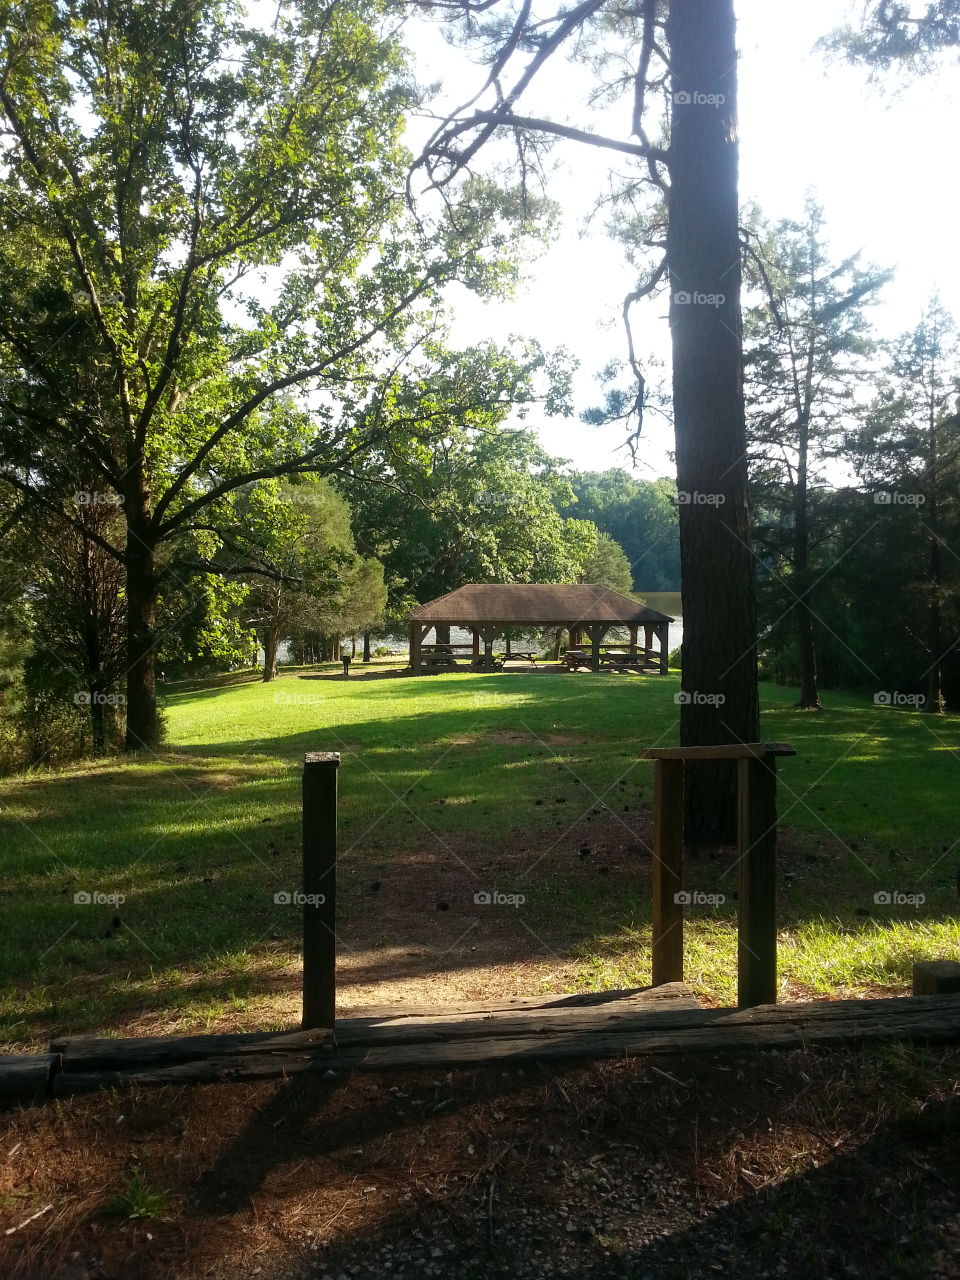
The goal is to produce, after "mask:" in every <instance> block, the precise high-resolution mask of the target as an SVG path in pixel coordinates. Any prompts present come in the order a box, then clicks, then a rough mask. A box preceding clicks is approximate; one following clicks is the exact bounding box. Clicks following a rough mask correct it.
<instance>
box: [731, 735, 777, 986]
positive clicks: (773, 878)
mask: <svg viewBox="0 0 960 1280" xmlns="http://www.w3.org/2000/svg"><path fill="white" fill-rule="evenodd" d="M737 766H738V769H739V774H740V776H739V780H738V781H739V786H738V792H739V796H738V806H739V815H738V819H739V820H738V823H737V843H738V845H739V862H740V877H739V879H740V883H739V902H738V906H739V916H740V922H739V923H740V928H739V937H738V939H737V978H738V980H737V1004H738V1006H739V1007H740V1008H741V1009H750V1008H753V1006H754V1005H758V1004H776V1002H777V762H776V758H775V757H774V756H772V755H771V756H766V757H764V756H748V757H746V758H745V759H741V760H739V761H738V762H737Z"/></svg>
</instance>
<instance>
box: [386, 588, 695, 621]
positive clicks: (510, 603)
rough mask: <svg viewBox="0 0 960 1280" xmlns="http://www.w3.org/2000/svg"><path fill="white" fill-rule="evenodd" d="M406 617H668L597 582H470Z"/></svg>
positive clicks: (589, 619) (569, 619) (497, 619)
mask: <svg viewBox="0 0 960 1280" xmlns="http://www.w3.org/2000/svg"><path fill="white" fill-rule="evenodd" d="M410 621H411V622H420V623H433V622H440V623H450V624H452V625H461V626H462V625H470V624H471V623H473V624H476V623H480V624H486V625H488V626H489V625H491V624H493V623H500V624H502V625H504V626H513V625H515V624H520V623H529V624H532V625H538V626H546V625H549V624H555V625H557V626H566V625H568V624H569V623H573V622H582V623H591V622H607V623H610V624H615V623H631V622H640V623H642V622H673V621H674V619H673V618H671V617H670V616H669V615H668V614H666V613H658V612H657V610H656V609H648V608H647V606H646V605H642V604H638V603H637V601H636V600H631V599H630V597H629V596H625V595H622V594H621V593H620V592H619V591H613V590H612V589H611V588H610V587H601V586H599V585H598V584H597V583H559V584H554V583H526V582H508V583H502V584H498V583H490V584H488V583H469V584H468V585H467V586H465V587H458V588H457V589H456V591H448V592H447V594H446V595H445V596H438V597H437V599H436V600H430V601H428V602H427V603H426V604H421V605H419V606H418V607H417V608H416V609H414V610H412V612H411V613H410Z"/></svg>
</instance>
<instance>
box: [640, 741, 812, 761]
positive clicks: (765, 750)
mask: <svg viewBox="0 0 960 1280" xmlns="http://www.w3.org/2000/svg"><path fill="white" fill-rule="evenodd" d="M640 754H641V758H642V759H644V760H746V759H752V758H753V757H759V758H760V759H766V758H767V757H768V756H795V755H796V754H797V752H796V748H795V747H791V746H790V744H789V742H732V743H728V744H725V745H724V746H720V747H648V748H647V750H646V751H643V752H641V753H640Z"/></svg>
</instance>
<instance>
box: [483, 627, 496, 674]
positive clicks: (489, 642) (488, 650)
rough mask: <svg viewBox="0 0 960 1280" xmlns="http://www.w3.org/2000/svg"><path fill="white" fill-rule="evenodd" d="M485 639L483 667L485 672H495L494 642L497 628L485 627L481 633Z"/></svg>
mask: <svg viewBox="0 0 960 1280" xmlns="http://www.w3.org/2000/svg"><path fill="white" fill-rule="evenodd" d="M480 634H481V636H482V637H483V666H484V670H486V671H492V670H493V641H494V639H495V637H496V634H497V630H496V627H483V628H482V630H481V632H480Z"/></svg>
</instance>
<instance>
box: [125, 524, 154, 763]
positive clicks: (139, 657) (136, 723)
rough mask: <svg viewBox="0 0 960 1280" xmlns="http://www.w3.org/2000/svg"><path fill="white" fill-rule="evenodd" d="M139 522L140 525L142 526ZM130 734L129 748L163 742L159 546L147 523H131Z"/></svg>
mask: <svg viewBox="0 0 960 1280" xmlns="http://www.w3.org/2000/svg"><path fill="white" fill-rule="evenodd" d="M128 519H129V517H128ZM138 524H139V526H140V527H139V528H138ZM126 561H127V564H126V569H127V583H126V585H127V733H126V744H125V746H126V750H127V751H140V750H143V749H144V748H146V749H151V748H154V747H156V746H158V745H159V743H160V718H159V716H158V715H157V649H156V646H157V638H156V634H155V626H156V618H157V591H158V589H159V578H158V576H157V571H156V547H155V546H154V545H153V544H152V543H150V542H148V541H147V540H146V538H145V536H144V530H143V525H142V523H141V522H135V523H133V524H132V525H131V524H130V523H128V526H127V554H126Z"/></svg>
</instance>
